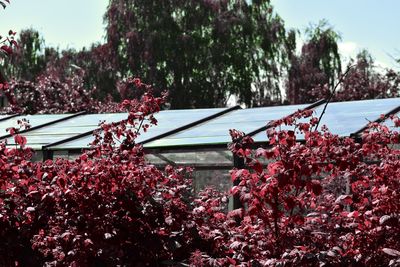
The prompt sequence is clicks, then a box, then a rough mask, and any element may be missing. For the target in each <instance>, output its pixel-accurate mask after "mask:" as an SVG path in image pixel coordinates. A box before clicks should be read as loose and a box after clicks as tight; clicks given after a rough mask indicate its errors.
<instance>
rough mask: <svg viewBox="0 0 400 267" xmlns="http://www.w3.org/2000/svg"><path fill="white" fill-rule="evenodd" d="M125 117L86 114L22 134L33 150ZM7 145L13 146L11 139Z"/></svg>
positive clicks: (123, 114)
mask: <svg viewBox="0 0 400 267" xmlns="http://www.w3.org/2000/svg"><path fill="white" fill-rule="evenodd" d="M126 117H127V113H109V114H86V115H81V116H77V117H74V118H71V119H68V120H65V121H61V122H58V123H55V124H52V125H49V126H46V127H43V128H39V129H36V130H32V131H29V132H26V133H24V134H23V135H24V136H25V137H26V139H27V145H28V146H29V147H31V148H33V149H41V148H42V146H44V145H47V144H50V143H54V142H58V141H60V140H63V139H66V138H70V137H72V136H75V135H78V134H81V133H85V132H88V131H93V130H95V129H97V128H98V125H99V123H100V122H101V121H104V120H105V121H107V122H110V123H111V122H117V121H120V120H123V119H125V118H126ZM7 142H8V144H9V145H14V140H13V138H9V139H8V140H7Z"/></svg>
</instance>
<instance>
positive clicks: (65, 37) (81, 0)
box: [0, 0, 108, 49]
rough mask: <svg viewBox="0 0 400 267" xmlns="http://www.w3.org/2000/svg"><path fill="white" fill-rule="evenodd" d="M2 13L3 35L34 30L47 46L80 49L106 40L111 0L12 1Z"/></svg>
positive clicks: (0, 30) (0, 12)
mask: <svg viewBox="0 0 400 267" xmlns="http://www.w3.org/2000/svg"><path fill="white" fill-rule="evenodd" d="M10 2H11V4H10V5H8V7H7V8H6V9H5V10H0V34H2V35H5V34H6V33H7V32H8V30H10V29H13V30H14V31H17V32H18V31H20V30H21V29H24V28H29V27H33V28H35V29H37V30H39V32H40V33H41V34H42V36H43V37H44V39H45V41H46V44H47V45H51V46H59V47H60V48H67V47H72V48H77V49H80V48H82V47H83V46H89V45H90V44H91V43H93V42H100V41H102V40H103V37H104V25H103V15H104V13H105V11H106V8H107V4H108V0H10Z"/></svg>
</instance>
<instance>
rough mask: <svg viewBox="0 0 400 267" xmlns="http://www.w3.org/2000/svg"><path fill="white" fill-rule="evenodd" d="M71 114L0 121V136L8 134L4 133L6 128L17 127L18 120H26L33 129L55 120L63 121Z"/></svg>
mask: <svg viewBox="0 0 400 267" xmlns="http://www.w3.org/2000/svg"><path fill="white" fill-rule="evenodd" d="M71 115H72V114H51V115H48V114H47V115H44V114H40V115H22V116H17V117H13V118H10V119H7V120H4V121H0V136H4V135H7V134H8V132H7V131H6V129H7V128H10V127H16V128H17V127H18V120H22V119H27V120H28V121H29V124H30V126H31V127H35V126H38V125H42V124H45V123H49V122H52V121H55V120H59V119H63V118H66V117H68V116H71Z"/></svg>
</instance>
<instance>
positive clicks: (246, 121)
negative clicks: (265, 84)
mask: <svg viewBox="0 0 400 267" xmlns="http://www.w3.org/2000/svg"><path fill="white" fill-rule="evenodd" d="M307 106H309V105H290V106H273V107H263V108H252V109H241V110H235V111H232V112H230V113H227V114H225V115H223V116H221V117H218V118H215V119H213V120H210V121H207V122H205V123H202V124H201V125H198V126H195V127H192V128H190V129H188V130H185V131H182V132H179V133H176V134H174V135H171V136H168V137H165V138H162V139H159V140H155V141H153V142H150V143H147V144H145V145H144V146H145V147H148V148H151V147H165V146H185V145H189V146H190V145H202V144H226V143H229V142H230V141H231V137H230V135H229V129H237V130H240V131H243V132H245V133H249V132H251V131H254V130H256V129H258V128H261V127H263V126H265V125H266V124H267V123H268V122H269V121H271V120H275V119H279V118H282V117H285V116H287V115H289V114H291V113H293V112H295V111H297V110H299V109H304V108H305V107H307Z"/></svg>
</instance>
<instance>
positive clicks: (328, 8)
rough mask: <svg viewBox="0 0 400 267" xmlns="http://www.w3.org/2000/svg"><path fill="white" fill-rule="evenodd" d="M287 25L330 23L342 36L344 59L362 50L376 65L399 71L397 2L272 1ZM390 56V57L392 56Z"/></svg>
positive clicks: (370, 0) (301, 26)
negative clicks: (367, 52)
mask: <svg viewBox="0 0 400 267" xmlns="http://www.w3.org/2000/svg"><path fill="white" fill-rule="evenodd" d="M271 2H272V4H273V5H274V7H275V11H276V12H277V13H278V14H279V15H280V16H281V17H282V18H283V20H284V21H285V25H286V26H287V27H290V28H297V29H300V30H303V32H304V29H306V28H307V27H308V26H309V25H310V23H314V24H316V23H318V22H319V21H320V20H322V19H327V20H328V22H329V24H330V25H332V26H333V28H334V29H335V30H336V31H338V32H339V33H340V34H341V37H342V41H341V42H340V43H339V49H340V51H341V52H342V54H343V55H344V56H345V57H347V58H348V57H349V56H354V55H356V54H357V52H358V51H360V50H361V49H367V50H368V51H370V52H371V54H372V56H373V57H374V59H375V61H376V63H377V64H379V65H381V66H383V67H392V68H398V67H399V64H397V63H395V61H394V60H393V59H392V58H391V56H394V57H397V58H400V19H399V11H400V1H398V0H302V1H300V0H272V1H271ZM390 55H391V56H390Z"/></svg>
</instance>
